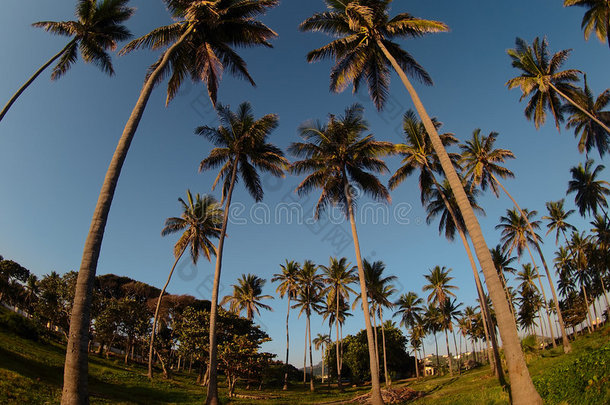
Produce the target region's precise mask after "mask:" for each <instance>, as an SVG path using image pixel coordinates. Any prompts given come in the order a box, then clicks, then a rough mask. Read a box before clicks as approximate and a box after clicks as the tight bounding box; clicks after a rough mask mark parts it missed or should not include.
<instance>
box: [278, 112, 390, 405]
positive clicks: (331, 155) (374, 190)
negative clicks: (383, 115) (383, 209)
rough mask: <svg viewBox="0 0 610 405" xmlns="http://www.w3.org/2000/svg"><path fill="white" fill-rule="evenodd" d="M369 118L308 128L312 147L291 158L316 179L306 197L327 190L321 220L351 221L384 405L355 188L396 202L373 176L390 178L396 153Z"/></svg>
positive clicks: (355, 116) (375, 393) (374, 385)
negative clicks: (331, 215) (334, 208)
mask: <svg viewBox="0 0 610 405" xmlns="http://www.w3.org/2000/svg"><path fill="white" fill-rule="evenodd" d="M363 112H364V111H363V108H362V106H360V105H358V104H354V105H352V106H351V107H348V108H347V109H346V110H345V115H344V116H342V117H336V116H334V115H331V116H330V117H329V120H328V123H327V124H324V125H323V124H321V123H319V122H318V123H315V124H305V125H302V126H301V128H300V129H299V131H300V133H301V136H302V137H303V138H304V139H305V140H306V141H307V142H298V143H293V144H292V145H291V146H290V152H291V153H292V154H293V155H295V156H296V157H298V158H303V160H300V161H297V162H294V163H293V165H292V168H291V170H292V172H293V173H294V174H297V175H298V174H302V173H310V174H308V175H307V177H306V178H305V179H304V180H303V181H302V182H301V184H299V186H298V187H297V192H298V193H299V194H300V195H303V194H306V193H308V192H310V191H311V190H313V189H314V188H321V189H322V194H321V195H320V198H319V199H318V202H317V204H316V208H315V214H316V218H318V217H319V215H320V213H321V212H322V211H323V210H324V209H326V208H327V207H328V205H329V204H331V205H337V204H340V205H341V207H342V208H343V210H344V212H345V215H346V216H347V217H348V218H349V221H350V225H351V230H352V237H353V240H354V250H355V253H356V263H357V266H358V278H359V281H360V294H361V295H360V296H361V299H362V310H363V312H364V322H365V325H366V332H367V343H368V349H369V360H370V368H371V392H372V400H373V402H374V403H382V400H381V391H380V387H379V375H378V373H377V367H375V347H374V338H373V329H372V326H371V320H370V312H369V308H368V300H367V295H366V284H365V278H364V267H363V264H362V256H361V254H360V242H359V240H358V233H357V231H356V220H355V217H354V203H355V201H354V195H353V190H352V189H351V187H353V186H357V187H359V188H360V189H361V190H362V191H363V192H364V194H368V195H369V196H371V197H373V198H374V199H376V200H379V201H390V194H389V192H388V190H387V189H386V188H385V187H384V185H383V184H381V182H380V181H379V180H378V179H377V177H375V175H374V174H373V173H384V172H387V170H388V169H387V167H386V165H385V163H384V162H383V160H382V159H381V158H382V157H383V156H385V155H387V154H389V153H391V152H392V151H393V150H394V147H393V145H392V144H391V143H389V142H379V141H376V140H375V138H373V135H364V132H365V131H367V130H368V124H367V122H366V121H365V120H364V118H363ZM371 172H372V173H371Z"/></svg>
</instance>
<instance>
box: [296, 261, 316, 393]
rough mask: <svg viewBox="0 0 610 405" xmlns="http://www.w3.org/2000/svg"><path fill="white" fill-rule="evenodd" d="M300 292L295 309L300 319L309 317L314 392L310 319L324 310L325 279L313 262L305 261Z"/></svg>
mask: <svg viewBox="0 0 610 405" xmlns="http://www.w3.org/2000/svg"><path fill="white" fill-rule="evenodd" d="M297 280H298V285H299V290H298V294H297V299H296V304H295V305H293V306H292V307H293V308H300V311H299V318H300V317H301V315H302V314H305V316H306V317H307V324H306V330H305V334H306V335H305V336H306V339H308V340H309V368H310V373H311V380H310V385H309V389H310V391H314V385H313V357H312V350H311V326H310V325H311V324H310V318H311V314H312V313H313V312H320V310H321V309H322V305H321V302H322V295H321V293H322V290H323V288H324V279H323V277H322V274H320V273H318V267H317V266H316V265H315V264H314V263H313V262H312V261H311V260H305V262H304V263H303V266H302V267H301V271H300V272H299V275H298V279H297ZM303 368H307V367H306V364H303Z"/></svg>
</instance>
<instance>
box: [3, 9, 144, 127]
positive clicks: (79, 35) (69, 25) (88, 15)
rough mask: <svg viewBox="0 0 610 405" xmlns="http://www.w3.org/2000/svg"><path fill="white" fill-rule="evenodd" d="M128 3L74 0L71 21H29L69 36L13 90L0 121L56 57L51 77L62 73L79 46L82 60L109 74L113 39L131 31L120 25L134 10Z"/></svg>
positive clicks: (71, 61)
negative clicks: (51, 55)
mask: <svg viewBox="0 0 610 405" xmlns="http://www.w3.org/2000/svg"><path fill="white" fill-rule="evenodd" d="M128 2H129V0H99V1H98V0H78V3H77V4H76V12H75V15H76V20H75V21H61V22H56V21H39V22H36V23H34V24H32V25H33V26H34V27H38V28H44V29H45V30H46V31H47V32H50V33H52V34H55V35H62V36H66V37H71V38H72V39H71V40H70V42H68V44H67V45H66V46H65V47H63V48H62V50H61V51H59V52H58V53H56V54H55V55H54V56H53V57H51V59H49V60H48V61H47V62H46V63H45V64H44V65H42V66H41V67H40V69H38V70H37V71H36V72H35V73H34V74H33V75H32V77H30V78H29V79H28V80H27V81H26V82H25V83H24V84H23V86H21V88H20V89H19V90H17V92H16V93H15V94H14V95H13V97H11V99H10V100H9V101H8V103H6V105H5V106H4V108H3V109H2V111H0V121H2V118H4V116H5V115H6V113H7V112H8V110H9V109H10V108H11V106H12V105H13V103H15V101H17V98H19V96H20V95H21V94H22V93H23V92H24V91H25V90H26V89H27V88H28V87H29V86H30V84H32V82H33V81H34V80H36V78H37V77H38V76H39V75H40V74H41V73H42V72H43V71H44V70H45V69H46V68H48V67H49V66H51V64H53V62H55V61H56V60H57V59H59V62H58V63H57V65H55V67H54V68H53V73H52V74H51V80H57V79H59V78H60V77H61V76H63V75H64V74H66V72H67V71H68V70H69V69H70V68H71V67H72V65H73V64H74V63H76V61H77V59H78V52H79V49H80V54H81V57H82V58H83V60H84V61H85V62H87V63H93V64H94V65H96V66H98V67H99V68H100V69H101V70H102V72H104V73H106V74H108V75H110V76H112V75H113V74H114V69H113V67H112V60H111V58H110V55H108V51H114V50H115V49H116V46H117V42H119V41H124V40H126V39H128V38H129V37H131V32H129V30H128V29H127V28H126V27H125V26H124V25H123V24H122V23H124V22H125V21H127V20H128V19H129V18H130V17H131V16H132V15H133V13H134V11H135V9H133V8H130V7H127V3H128Z"/></svg>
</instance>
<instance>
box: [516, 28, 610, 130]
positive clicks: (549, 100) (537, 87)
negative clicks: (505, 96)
mask: <svg viewBox="0 0 610 405" xmlns="http://www.w3.org/2000/svg"><path fill="white" fill-rule="evenodd" d="M570 52H571V49H564V50H562V51H559V52H557V53H555V54H553V56H550V53H549V50H548V42H547V40H546V38H543V39H542V41H541V40H540V38H538V37H536V38H535V39H534V42H533V43H532V45H531V46H530V45H529V44H528V43H527V42H526V41H525V40H523V39H521V38H517V39H516V40H515V48H514V49H509V50H508V51H507V53H508V55H509V56H510V58H511V59H512V66H513V67H514V68H516V69H519V70H521V75H520V76H517V77H515V78H513V79H510V80H509V81H507V82H506V86H508V88H509V89H514V88H515V87H519V88H521V92H522V95H521V98H520V101H522V100H523V99H525V98H527V97H530V96H531V98H530V100H529V102H528V103H527V106H526V107H525V116H526V117H527V119H528V120H531V119H533V120H534V124H535V125H536V129H538V128H540V126H541V125H542V124H544V122H545V121H546V112H547V110H550V111H551V113H552V114H553V118H554V119H555V126H556V127H557V130H558V131H559V124H560V123H561V122H562V121H563V112H562V108H561V107H562V106H561V99H560V97H561V98H563V99H564V100H565V101H567V102H568V103H570V104H571V105H573V106H574V107H575V108H577V109H579V110H580V111H581V112H582V113H583V114H586V115H587V116H588V117H589V118H590V119H592V120H593V121H595V122H596V123H597V124H598V125H600V126H601V127H602V128H603V129H604V130H606V131H607V132H608V133H610V129H608V126H607V125H605V124H604V123H603V122H601V121H600V120H599V119H598V118H597V117H595V116H593V115H592V114H591V113H590V112H589V111H587V110H586V109H585V108H584V107H583V106H581V105H580V104H578V103H576V101H574V100H573V99H572V98H571V94H572V92H574V91H575V90H576V86H574V84H573V83H574V82H576V81H578V74H579V73H581V72H580V71H579V70H576V69H568V70H563V71H559V69H560V68H561V65H563V64H564V62H565V61H566V60H567V59H568V56H569V55H570Z"/></svg>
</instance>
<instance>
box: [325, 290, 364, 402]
mask: <svg viewBox="0 0 610 405" xmlns="http://www.w3.org/2000/svg"><path fill="white" fill-rule="evenodd" d="M356 280H357V279H356ZM327 288H328V287H327ZM339 297H340V298H339V305H338V306H337V303H336V300H335V299H334V297H333V296H332V295H330V294H327V295H326V303H325V305H324V309H323V311H322V317H323V319H324V320H327V319H328V327H329V335H330V332H331V330H332V327H333V324H334V325H335V326H337V327H338V329H337V339H336V340H337V342H336V346H335V351H336V354H337V377H338V379H337V381H338V383H337V386H338V387H339V389H340V390H341V391H342V390H343V388H342V385H341V383H340V381H341V378H340V374H339V373H340V372H341V370H343V324H344V323H345V319H346V318H347V317H348V316H352V314H351V313H350V312H349V303H348V302H349V301H347V300H346V299H345V298H342V297H341V295H339ZM348 298H349V297H348Z"/></svg>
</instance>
